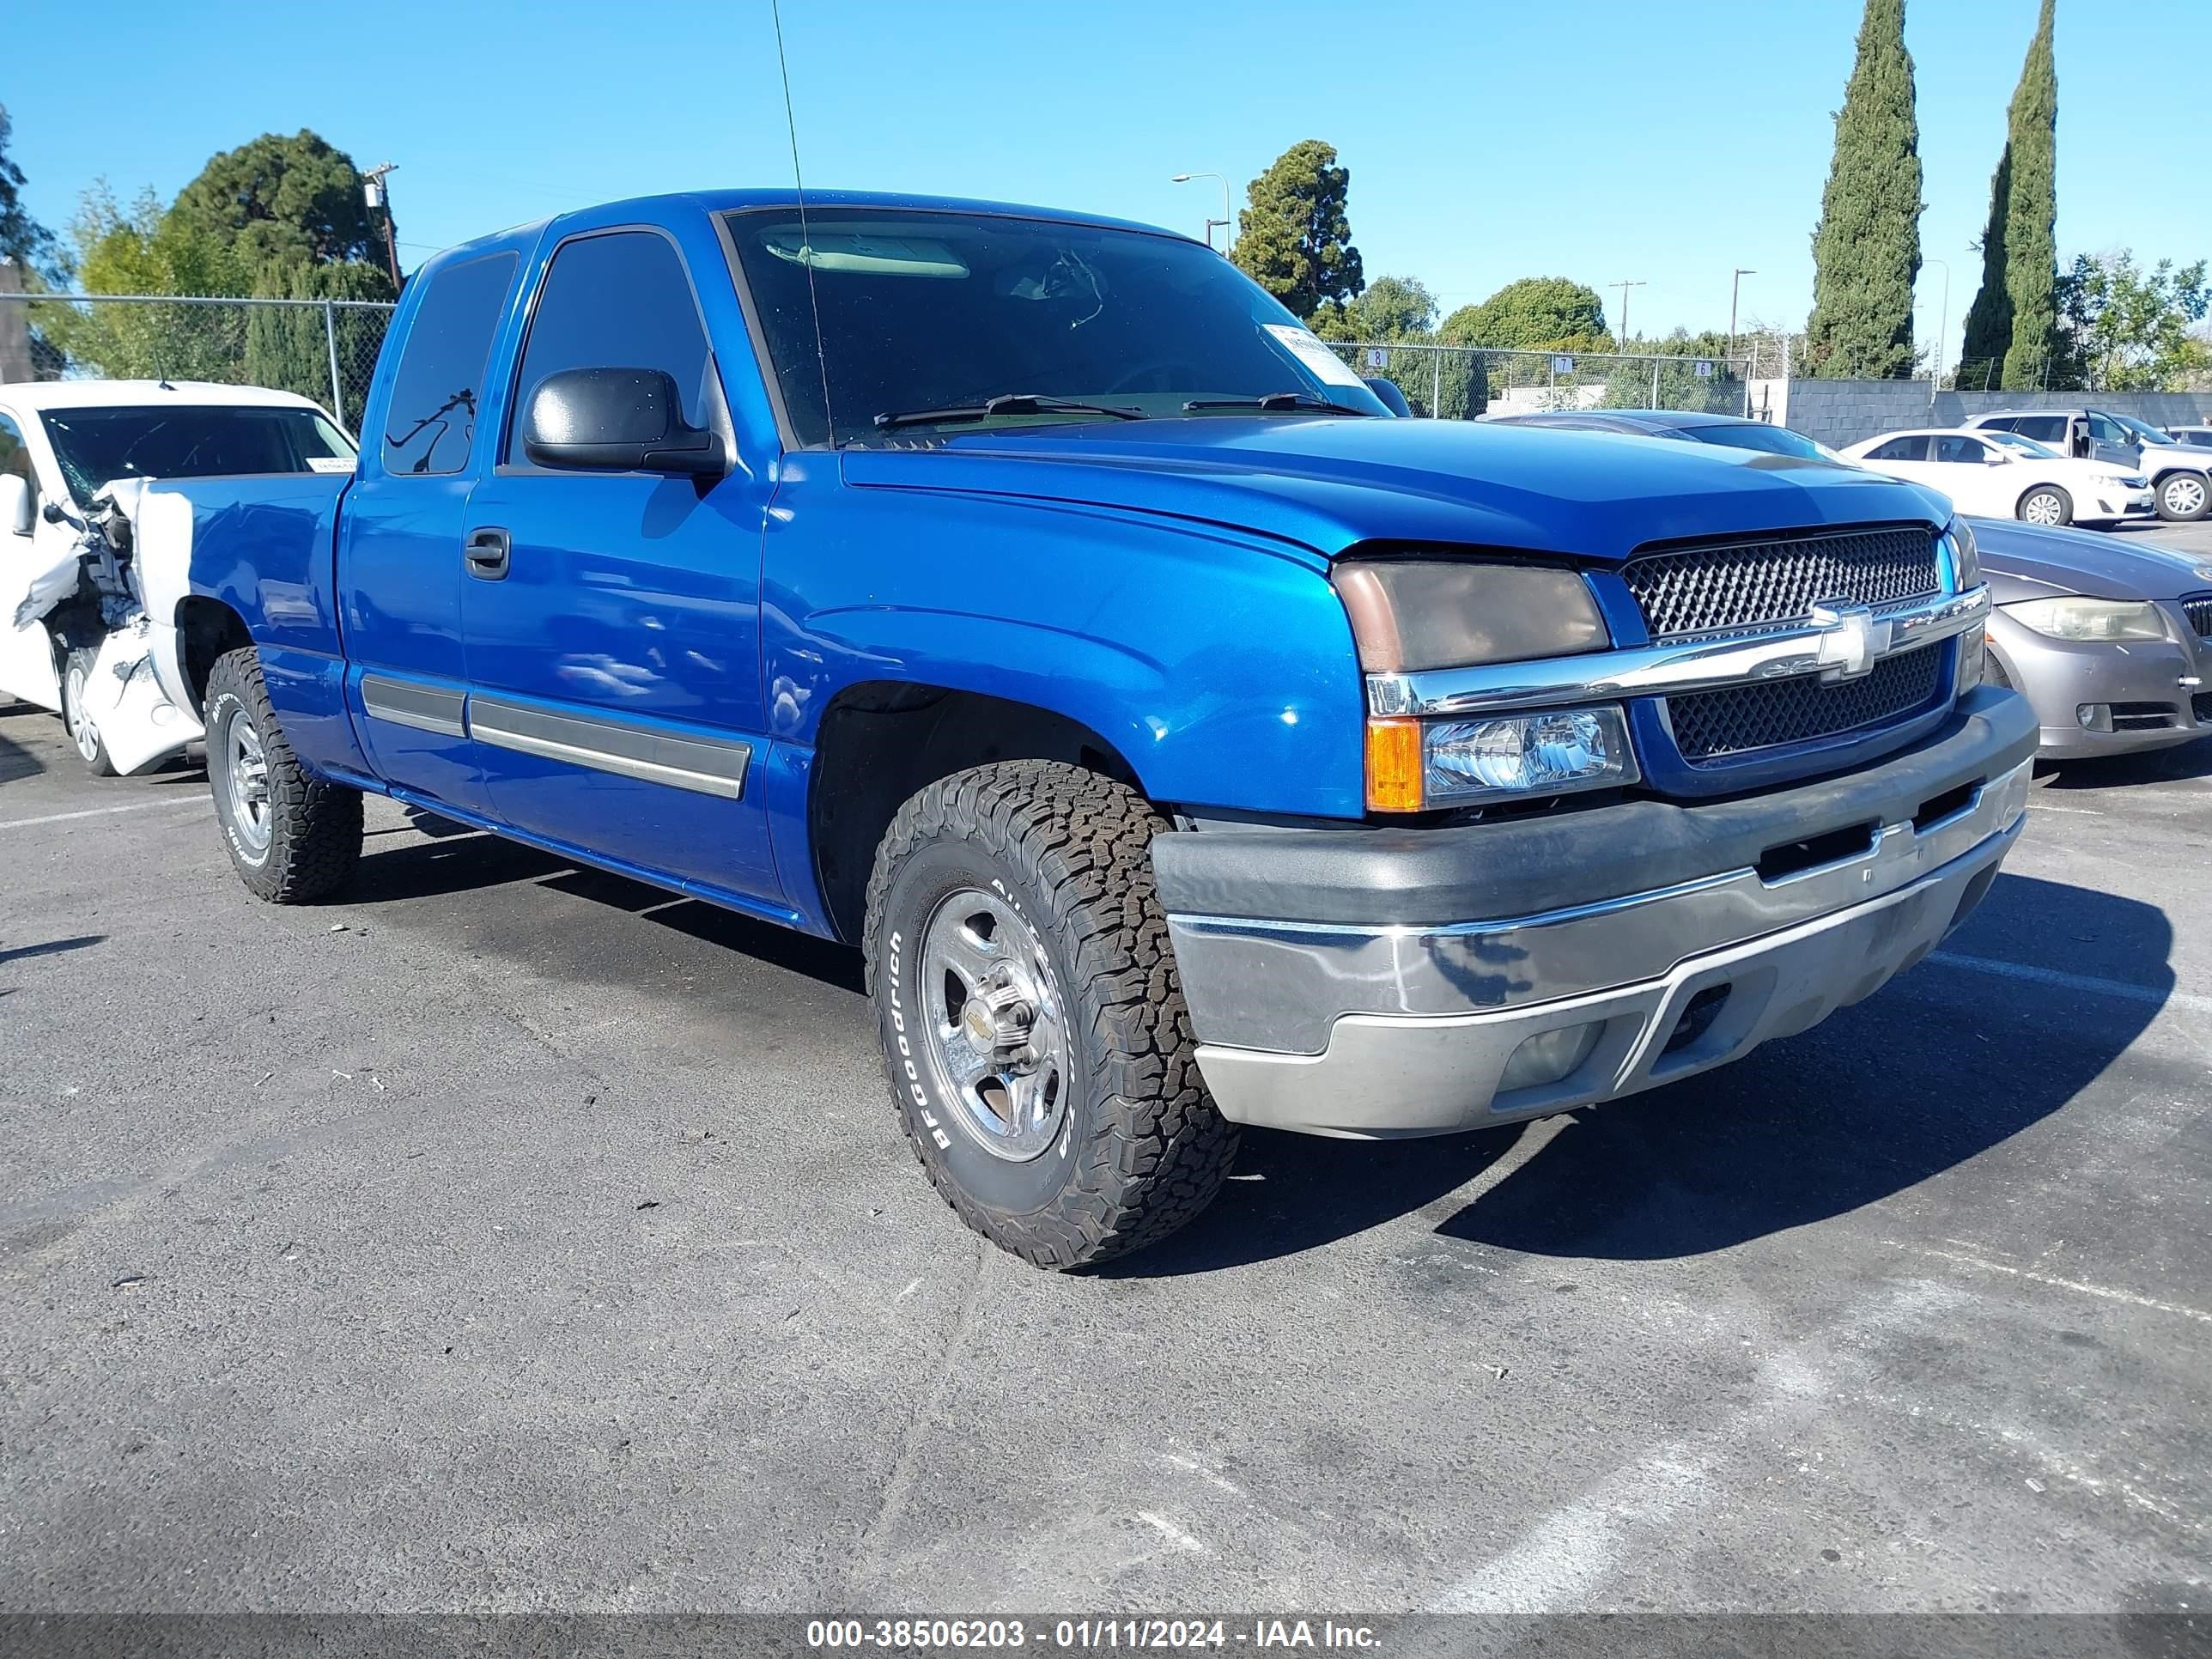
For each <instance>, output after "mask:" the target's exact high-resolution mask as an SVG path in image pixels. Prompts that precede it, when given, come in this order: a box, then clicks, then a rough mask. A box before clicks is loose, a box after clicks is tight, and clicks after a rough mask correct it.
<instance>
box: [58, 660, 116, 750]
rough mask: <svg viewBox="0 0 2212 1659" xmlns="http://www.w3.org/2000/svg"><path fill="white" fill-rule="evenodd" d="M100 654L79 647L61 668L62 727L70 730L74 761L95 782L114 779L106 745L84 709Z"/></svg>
mask: <svg viewBox="0 0 2212 1659" xmlns="http://www.w3.org/2000/svg"><path fill="white" fill-rule="evenodd" d="M98 656H99V653H97V652H95V651H94V650H93V649H92V648H91V647H89V646H82V645H81V646H79V647H77V648H76V650H74V651H72V652H70V653H69V660H68V661H67V662H66V663H64V665H62V724H63V725H64V726H68V727H69V734H70V743H71V744H74V745H75V747H76V754H77V758H78V759H79V760H81V761H82V762H83V763H84V769H85V770H86V771H88V772H89V773H90V774H92V775H93V776H94V777H95V778H112V777H113V776H114V775H115V763H114V762H113V761H112V760H110V759H109V758H108V757H107V745H106V744H105V743H103V742H102V741H100V727H99V726H97V725H95V724H94V721H93V718H92V711H91V709H90V708H88V707H86V703H85V694H86V693H87V692H88V691H89V690H91V689H92V667H93V664H94V662H95V661H96V660H97V659H98Z"/></svg>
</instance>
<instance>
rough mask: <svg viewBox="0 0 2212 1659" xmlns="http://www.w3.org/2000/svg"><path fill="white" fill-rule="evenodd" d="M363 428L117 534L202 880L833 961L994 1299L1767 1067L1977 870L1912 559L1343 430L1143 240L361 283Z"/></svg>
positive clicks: (1811, 507)
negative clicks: (1021, 1274) (1007, 1274)
mask: <svg viewBox="0 0 2212 1659" xmlns="http://www.w3.org/2000/svg"><path fill="white" fill-rule="evenodd" d="M363 431H364V441H363V443H362V449H361V457H360V463H359V466H358V468H357V470H356V471H355V472H354V473H353V474H352V475H351V476H350V477H333V478H319V477H304V478H296V477H287V478H258V479H231V480H219V481H218V480H210V481H197V482H191V483H180V484H177V485H174V486H167V487H162V489H167V493H170V494H173V495H179V496H181V497H183V498H184V500H185V502H186V503H188V505H189V513H188V514H186V515H185V516H187V517H188V518H189V520H190V532H191V533H190V548H189V553H188V554H187V555H183V556H181V557H182V559H183V564H182V565H180V566H179V568H185V567H186V566H188V574H187V575H185V576H184V577H182V578H181V579H179V580H176V581H175V582H173V583H171V584H168V585H167V586H165V585H164V583H163V582H162V581H161V580H155V578H154V577H153V575H152V574H149V580H148V582H147V586H148V589H149V595H151V596H153V597H151V598H149V610H150V611H153V612H154V613H155V623H156V626H157V629H158V630H159V635H160V637H159V639H158V641H157V643H156V649H155V660H156V663H157V665H158V667H159V670H160V671H161V672H162V673H163V675H164V676H165V678H167V680H169V681H170V682H172V683H173V695H174V696H175V697H176V698H177V700H178V701H179V703H180V704H181V705H183V706H186V707H189V708H192V709H193V710H194V711H195V712H197V713H199V714H201V715H202V716H203V718H204V723H205V725H206V726H207V729H208V744H209V755H208V773H209V778H210V783H211V786H212V788H213V792H214V795H215V799H216V807H217V815H218V818H219V821H220V824H221V830H222V837H223V841H224V843H225V845H226V846H227V847H228V849H229V854H230V856H231V858H232V860H234V863H235V865H236V866H237V869H238V872H239V874H240V877H241V878H243V880H244V882H245V884H246V886H247V887H248V888H249V889H251V890H252V891H253V892H254V893H256V894H258V896H261V897H263V898H264V899H269V900H273V901H276V902H295V903H296V902H306V901H310V900H313V899H316V898H319V897H320V896H324V895H325V894H329V893H331V892H332V891H334V890H337V888H338V887H339V885H340V884H342V883H343V881H344V880H345V878H346V877H347V875H348V872H350V871H351V870H352V869H353V868H354V866H355V864H356V860H357V859H358V857H359V855H360V850H361V842H362V797H363V796H364V795H365V794H368V793H375V794H380V795H387V796H391V797H393V798H395V799H398V800H401V801H404V802H407V803H409V804H410V805H420V806H422V807H423V808H426V809H428V810H430V811H434V812H435V813H438V814H440V815H442V816H444V817H448V818H453V819H458V820H459V821H461V822H463V823H469V824H473V825H477V826H480V827H481V828H483V829H489V830H492V831H495V832H497V833H498V834H501V835H503V836H513V837H514V838H515V839H517V840H519V841H522V842H529V843H531V844H532V845H534V846H538V847H541V848H548V849H550V850H552V851H554V852H556V853H557V854H559V855H561V856H562V857H564V858H568V859H573V860H581V861H584V862H586V863H589V864H592V865H596V866H602V867H604V868H605V869H609V870H612V871H617V872H621V873H623V874H624V875H628V876H632V877H635V878H638V879H640V880H642V881H647V882H651V883H655V884H659V885H660V886H663V887H665V888H668V889H670V890H674V891H677V892H679V893H684V894H688V895H690V896H695V897H697V898H701V899H704V900H708V901H710V902H714V903H716V904H720V905H726V906H728V907H730V908H732V909H737V910H740V911H743V912H744V913H746V914H748V915H754V916H758V917H762V918H765V919H767V920H769V921H775V922H780V923H782V924H784V925H786V926H787V927H796V928H800V929H803V930H805V931H806V932H808V933H816V934H820V935H823V936H825V937H828V938H831V939H841V940H844V941H846V942H848V943H849V944H851V945H855V946H857V947H858V948H859V949H860V950H861V951H863V952H865V954H866V971H867V977H868V982H869V986H870V988H871V993H872V998H873V1001H874V1006H875V1008H876V1011H877V1013H878V1018H879V1021H880V1026H881V1035H882V1042H883V1050H884V1061H885V1066H886V1070H887V1074H888V1078H889V1083H890V1094H891V1097H892V1100H893V1103H894V1104H895V1108H896V1115H897V1121H898V1122H899V1124H900V1125H901V1126H902V1128H903V1130H904V1133H905V1134H906V1136H907V1138H908V1139H909V1140H910V1141H911V1142H912V1144H913V1146H914V1149H915V1152H916V1154H917V1155H918V1156H919V1158H920V1159H921V1164H922V1166H923V1168H924V1169H925V1170H927V1172H928V1174H929V1176H930V1177H931V1179H932V1180H933V1182H935V1183H936V1185H937V1186H938V1188H939V1190H940V1191H941V1192H942V1193H943V1194H944V1195H945V1198H946V1200H948V1201H949V1202H950V1203H951V1206H952V1207H953V1208H954V1209H955V1210H956V1211H957V1212H958V1213H959V1214H960V1215H961V1216H962V1217H963V1218H964V1219H965V1220H966V1221H967V1222H968V1223H969V1225H972V1226H974V1227H975V1229H976V1230H978V1231H981V1232H982V1233H983V1234H984V1235H986V1236H987V1237H989V1238H991V1239H992V1240H994V1242H996V1243H999V1244H1000V1245H1001V1246H1003V1247H1004V1248H1006V1249H1009V1250H1011V1251H1013V1252H1015V1253H1016V1254H1018V1255H1022V1256H1024V1257H1025V1258H1026V1259H1028V1260H1030V1261H1034V1262H1036V1263H1039V1264H1041V1265H1045V1266H1049V1267H1079V1266H1082V1265H1085V1264H1088V1263H1092V1262H1096V1261H1101V1260H1103V1259H1104V1258H1106V1257H1108V1256H1110V1255H1115V1254H1116V1253H1118V1252H1121V1251H1124V1250H1127V1249H1132V1248H1134V1247H1137V1246H1140V1245H1143V1244H1146V1243H1149V1242H1151V1241H1153V1240H1156V1239H1158V1238H1159V1237H1163V1236H1164V1235H1165V1234H1166V1233H1168V1232H1169V1231H1171V1230H1172V1229H1174V1228H1176V1227H1177V1226H1179V1225H1182V1223H1184V1222H1186V1221H1188V1219H1189V1218H1191V1217H1192V1216H1194V1214H1196V1213H1197V1212H1199V1211H1200V1209H1202V1208H1203V1207H1204V1206H1205V1205H1206V1203H1207V1201H1208V1200H1210V1199H1211V1198H1212V1197H1213V1195H1214V1194H1215V1193H1216V1191H1217V1190H1218V1188H1219V1186H1220V1183H1221V1182H1222V1180H1223V1178H1224V1176H1225V1175H1226V1173H1227V1171H1228V1169H1229V1166H1230V1163H1231V1158H1232V1157H1233V1155H1234V1152H1235V1145H1236V1136H1237V1126H1239V1125H1243V1124H1256V1125H1264V1126H1267V1127H1274V1128H1282V1129H1293V1130H1301V1131H1306V1132H1310V1133H1321V1134H1330V1135H1343V1136H1355V1137H1370V1138H1371V1137H1391V1136H1402V1135H1419V1134H1432V1133H1445V1132H1449V1131H1455V1130H1466V1129H1474V1128H1479V1127H1485V1126H1487V1125H1492V1124H1497V1123H1501V1122H1507V1121H1513V1120H1516V1119H1520V1118H1527V1117H1534V1116H1538V1115H1543V1114H1547V1113H1555V1112H1561V1111H1566V1110H1569V1109H1573V1108H1576V1107H1579V1106H1583V1105H1588V1104H1589V1103H1594V1102H1600V1101H1608V1100H1611V1099H1613V1098H1614V1097H1619V1096H1623V1095H1627V1094H1630V1093H1632V1092H1635V1091H1639V1090H1644V1089H1647V1088H1650V1087H1652V1086H1654V1085H1660V1084H1664V1083H1668V1082H1672V1081H1674V1080H1676V1079H1683V1078H1687V1077H1690V1076H1692V1075H1694V1074H1695V1073H1699V1072H1702V1071H1704V1070H1706V1069H1707V1068H1709V1067H1711V1066H1717V1065H1720V1064H1722V1063H1723V1062H1725V1061H1727V1060H1733V1059H1735V1058H1737V1057H1738V1056H1740V1055H1741V1054H1745V1053H1746V1052H1747V1051H1748V1050H1749V1049H1751V1048H1753V1047H1754V1046H1755V1045H1757V1044H1759V1043H1760V1042H1765V1041H1766V1040H1767V1039H1769V1038H1772V1037H1778V1036H1786V1035H1788V1034H1790V1033H1791V1032H1795V1031H1800V1030H1804V1029H1805V1028H1806V1027H1808V1026H1809V1025H1811V1024H1814V1022H1816V1021H1818V1020H1820V1018H1823V1017H1825V1016H1826V1014H1828V1013H1829V1012H1832V1010H1834V1009H1836V1008H1838V1007H1839V1006H1843V1005H1844V1004H1847V1003H1850V1002H1854V1001H1857V1000H1859V999H1860V998H1863V997H1865V996H1867V995H1869V994H1870V993H1872V992H1873V991H1875V989H1876V988H1877V987H1880V986H1881V984H1882V983H1883V982H1884V981H1886V980H1887V979H1888V978H1889V977H1890V976H1891V975H1893V974H1895V973H1896V972H1898V971H1899V969H1903V968H1905V967H1907V966H1909V965H1911V963H1914V962H1915V961H1917V960H1918V959H1919V958H1920V957H1922V956H1923V955H1924V954H1925V953H1926V952H1927V951H1929V950H1930V949H1932V948H1933V947H1934V946H1935V945H1936V943H1937V941H1939V940H1940V939H1942V937H1943V935H1944V934H1945V933H1947V932H1948V930H1949V929H1950V928H1951V927H1953V926H1954V925H1955V924H1956V923H1957V922H1958V921H1959V920H1960V918H1961V917H1962V916H1964V915H1966V912H1967V911H1968V910H1969V909H1970V908H1972V906H1973V905H1974V904H1975V903H1976V902H1978V900H1979V899H1980V898H1981V896H1982V895H1983V894H1984V892H1985V891H1987V890H1988V888H1989V885H1990V881H1991V880H1992V879H1993V878H1994V877H1995V876H1996V871H1997V867H1998V865H1999V862H2000V861H2001V860H2002V858H2003V856H2004V854H2005V853H2006V851H2007V849H2008V848H2009V847H2010V845H2011V844H2012V842H2013V840H2014V838H2015V836H2017V835H2018V833H2019V831H2020V828H2021V823H2022V822H2023V815H2024V811H2025V808H2026V801H2027V775H2028V765H2029V760H2030V757H2031V755H2032V752H2033V749H2034V745H2035V738H2036V729H2035V720H2034V718H2033V715H2032V714H2030V713H2029V711H2028V710H2027V707H2026V706H2025V705H2024V704H2023V703H2022V702H2021V701H2020V700H2019V699H2018V698H2017V697H2015V696H2013V695H2011V694H2010V693H2008V692H2007V691H2004V690H1999V689H1996V688H1993V687H1990V686H1984V685H1979V684H1977V683H1976V681H1977V678H1978V673H1979V669H1980V664H1981V661H1982V654H1983V653H1982V651H1981V649H1980V641H1981V635H1982V629H1983V626H1984V618H1985V617H1986V616H1987V612H1988V596H1987V592H1986V590H1985V589H1984V586H1983V585H1982V584H1981V581H1980V580H1979V577H1978V570H1977V566H1976V562H1975V554H1974V547H1973V541H1972V536H1971V535H1970V534H1969V533H1968V532H1966V529H1965V528H1964V526H1961V525H1960V524H1958V523H1957V522H1955V521H1954V520H1952V518H1951V515H1950V513H1949V510H1948V507H1947V506H1946V505H1945V504H1944V503H1943V502H1942V500H1941V498H1940V497H1937V496H1935V495H1930V494H1929V493H1927V492H1925V491H1923V490H1921V489H1918V488H1917V487H1915V486H1912V485H1910V484H1905V483H1897V482H1894V481H1892V480H1889V479H1886V478H1882V477H1877V476H1875V475H1872V474H1869V473H1864V472H1857V471H1846V470H1844V469H1841V468H1837V467H1831V466H1829V465H1825V464H1822V463H1819V462H1811V461H1807V460H1803V459H1798V458H1796V457H1792V456H1784V455H1773V454H1756V453H1744V452H1735V451H1719V450H1712V449H1707V448H1704V447H1699V446H1693V445H1686V444H1683V445H1670V444H1651V443H1647V442H1643V441H1638V440H1636V439H1633V438H1621V437H1611V436H1607V435H1599V434H1591V435H1582V434H1561V433H1554V432H1532V431H1528V430H1516V429H1511V428H1492V427H1486V426H1481V425H1473V424H1463V423H1455V422H1439V421H1420V420H1407V419H1401V418H1397V417H1395V416H1393V415H1392V414H1391V413H1390V412H1389V410H1387V409H1386V408H1385V407H1384V405H1383V404H1382V403H1381V402H1380V401H1378V400H1377V398H1376V396H1375V394H1374V393H1373V392H1371V391H1370V389H1369V388H1368V386H1366V385H1364V383H1363V382H1362V381H1361V380H1360V379H1359V378H1358V375H1357V374H1354V373H1353V372H1352V370H1351V369H1350V368H1347V367H1346V365H1344V364H1343V363H1342V362H1340V361H1339V359H1338V358H1337V357H1336V356H1334V355H1333V354H1332V353H1331V352H1330V351H1329V350H1328V349H1327V348H1326V347H1325V346H1324V345H1323V344H1322V343H1321V342H1319V341H1318V340H1316V339H1315V338H1314V337H1313V336H1312V335H1311V334H1310V333H1309V332H1308V331H1306V330H1305V328H1304V326H1303V325H1300V324H1299V322H1298V321H1297V319H1296V318H1294V317H1292V316H1291V315H1290V314H1289V313H1287V312H1285V310H1284V309H1283V308H1282V307H1279V305H1277V304H1276V303H1275V302H1274V301H1273V300H1272V299H1270V298H1269V297H1268V296H1267V295H1266V294H1264V293H1263V292H1261V290H1260V289H1258V288H1256V287H1255V286H1254V285H1253V284H1252V283H1249V282H1248V281H1247V280H1246V279H1245V278H1244V277H1243V276H1242V275H1240V274H1239V273H1238V272H1237V270H1235V269H1234V268H1233V267H1231V265H1230V264H1227V263H1226V262H1225V261H1224V260H1222V259H1221V258H1218V256H1216V255H1215V254H1213V253H1212V252H1210V251H1209V250H1208V249H1206V248H1205V247H1203V246H1200V245H1199V244H1197V243H1195V242H1193V241H1191V240H1188V239H1186V238H1182V237H1179V236H1175V235H1170V234H1165V233H1163V232H1160V231H1158V230H1154V229H1150V228H1145V227H1142V226H1138V225H1130V224H1121V223H1115V222H1109V221H1105V220H1101V219H1096V218H1091V217H1086V216H1079V215H1072V214H1066V213H1057V212H1051V211H1046V210H1036V209H1030V208H1020V207H1008V206H1001V205H991V204H976V203H960V202H949V201H939V200H929V199H915V198H908V197H885V196H870V195H858V194H852V195H844V194H828V195H810V196H808V197H806V199H805V201H803V202H802V201H800V200H799V199H796V198H795V197H794V196H793V194H792V193H790V192H774V191H744V192H728V193H719V194H700V195H687V196H674V197H658V198H653V199H647V200H641V201H631V202H623V203H618V204H613V205H611V206H607V207H603V208H598V209H594V210H590V211H586V212H580V213H576V214H572V215H569V216H564V217H562V218H559V219H556V220H553V221H550V222H547V223H543V224H537V225H532V226H529V227H526V228H522V229H519V230H513V231H507V232H505V233H502V234H499V235H495V236H490V237H487V238H485V239H483V240H481V241H477V242H473V243H471V244H469V245H467V246H462V247H457V248H454V249H452V250H449V251H448V252H445V253H442V254H441V255H439V256H438V257H437V258H435V259H433V260H431V261H430V262H428V264H426V265H425V266H424V267H423V268H422V270H421V271H419V272H418V273H417V274H416V276H414V277H413V279H412V280H411V281H410V283H409V284H408V286H407V291H406V294H405V296H404V301H402V304H401V306H400V307H399V310H398V314H397V316H396V318H395V319H394V322H393V325H392V331H391V335H390V337H389V339H388V341H387V342H386V345H385V348H384V353H383V356H382V359H381V361H380V363H379V365H378V368H377V372H376V379H375V384H374V389H373V390H372V392H370V395H369V398H368V404H367V407H366V410H365V414H364V418H363ZM154 493H155V494H157V495H158V494H160V493H161V489H156V491H155V492H154ZM171 587H173V589H174V592H171V591H170V589H171ZM1806 1087H1807V1095H1808V1104H1807V1105H1805V1106H1804V1107H1803V1108H1802V1109H1808V1110H1814V1109H1818V1106H1817V1104H1815V1103H1810V1102H1812V1101H1813V1100H1814V1097H1816V1096H1817V1091H1818V1089H1819V1087H1820V1080H1819V1079H1817V1078H1808V1079H1807V1085H1806ZM1776 1109H1777V1110H1784V1109H1789V1108H1788V1107H1787V1106H1786V1105H1784V1104H1783V1103H1778V1104H1777V1106H1776Z"/></svg>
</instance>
